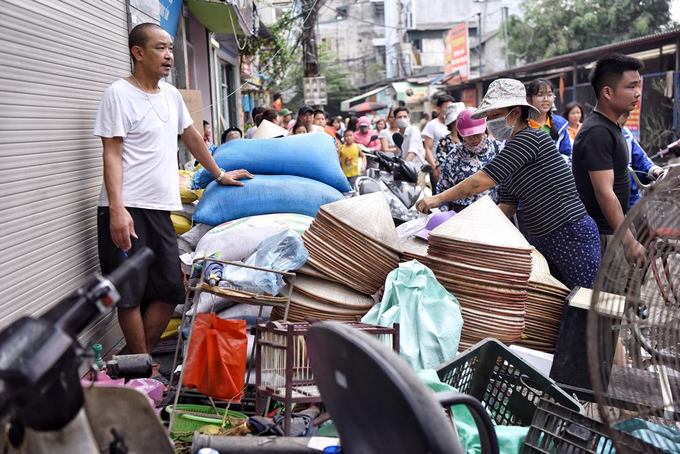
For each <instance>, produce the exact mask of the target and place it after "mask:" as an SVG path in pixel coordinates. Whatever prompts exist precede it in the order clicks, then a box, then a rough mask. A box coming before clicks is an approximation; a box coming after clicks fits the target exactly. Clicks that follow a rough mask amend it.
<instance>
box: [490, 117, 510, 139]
mask: <svg viewBox="0 0 680 454" xmlns="http://www.w3.org/2000/svg"><path fill="white" fill-rule="evenodd" d="M510 112H512V111H510ZM510 112H508V114H507V115H506V116H504V117H500V118H496V119H494V120H486V127H487V128H488V130H489V132H490V133H491V135H492V136H494V137H495V138H496V139H498V140H508V139H509V138H510V137H511V136H512V133H513V131H514V130H515V128H513V127H512V126H510V125H509V124H508V115H510Z"/></svg>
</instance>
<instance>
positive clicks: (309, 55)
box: [302, 0, 324, 77]
mask: <svg viewBox="0 0 680 454" xmlns="http://www.w3.org/2000/svg"><path fill="white" fill-rule="evenodd" d="M323 3H324V0H302V17H303V19H304V18H306V19H307V20H306V21H305V22H304V23H303V24H302V52H303V53H302V64H303V65H304V76H305V77H315V76H318V75H319V50H318V48H317V45H316V21H317V18H318V16H319V8H321V5H322V4H323Z"/></svg>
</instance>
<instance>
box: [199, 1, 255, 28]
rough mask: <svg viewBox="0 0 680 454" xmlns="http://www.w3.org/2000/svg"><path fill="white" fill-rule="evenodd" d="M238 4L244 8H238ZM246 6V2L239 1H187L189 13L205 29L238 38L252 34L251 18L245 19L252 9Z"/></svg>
mask: <svg viewBox="0 0 680 454" xmlns="http://www.w3.org/2000/svg"><path fill="white" fill-rule="evenodd" d="M240 3H244V6H243V7H241V6H239V4H240ZM247 5H248V3H247V2H243V1H239V0H187V6H188V7H189V11H190V12H191V14H192V15H193V16H194V17H195V18H196V20H198V21H199V22H200V23H201V25H203V26H204V27H205V28H206V29H208V30H209V31H211V32H213V33H236V34H237V35H239V36H250V35H252V34H253V27H252V18H248V17H246V16H247V15H248V11H251V13H252V9H249V7H247ZM250 8H252V6H251V7H250ZM251 15H252V14H251Z"/></svg>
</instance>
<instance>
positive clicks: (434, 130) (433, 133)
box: [421, 118, 451, 149]
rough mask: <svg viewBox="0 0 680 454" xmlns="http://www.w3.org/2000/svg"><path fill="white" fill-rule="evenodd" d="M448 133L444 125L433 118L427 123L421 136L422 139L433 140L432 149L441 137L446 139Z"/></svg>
mask: <svg viewBox="0 0 680 454" xmlns="http://www.w3.org/2000/svg"><path fill="white" fill-rule="evenodd" d="M450 133H451V131H449V130H448V128H447V127H446V126H445V125H444V123H442V122H441V121H439V118H434V119H432V120H430V121H428V122H427V124H426V125H425V127H424V128H423V132H422V133H421V135H422V136H423V137H429V138H430V139H432V140H433V145H432V149H434V148H435V146H436V145H437V144H438V143H439V141H440V140H441V139H442V137H446V136H448V135H449V134H450Z"/></svg>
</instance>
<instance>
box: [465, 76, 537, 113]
mask: <svg viewBox="0 0 680 454" xmlns="http://www.w3.org/2000/svg"><path fill="white" fill-rule="evenodd" d="M515 106H527V107H531V109H533V110H534V111H536V113H540V112H539V111H538V109H536V108H535V107H534V106H532V105H531V104H529V103H528V102H527V91H526V89H525V88H524V84H523V83H522V82H520V81H519V80H516V79H496V80H494V81H493V82H491V85H489V89H488V90H487V91H486V94H485V95H484V99H482V103H481V104H480V105H479V107H478V108H477V110H476V111H475V113H474V114H473V115H472V118H475V119H476V118H482V117H486V116H487V114H488V113H489V111H491V110H496V109H503V108H505V107H515Z"/></svg>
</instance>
